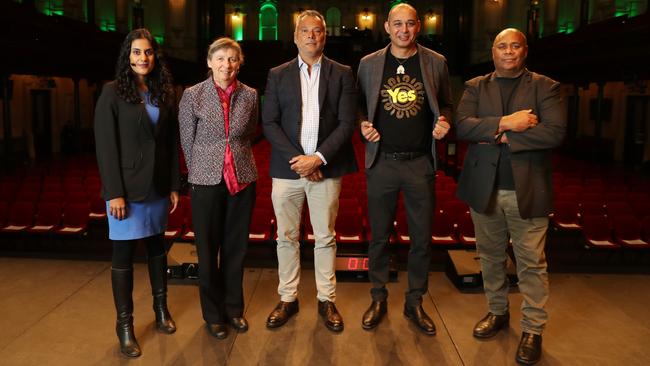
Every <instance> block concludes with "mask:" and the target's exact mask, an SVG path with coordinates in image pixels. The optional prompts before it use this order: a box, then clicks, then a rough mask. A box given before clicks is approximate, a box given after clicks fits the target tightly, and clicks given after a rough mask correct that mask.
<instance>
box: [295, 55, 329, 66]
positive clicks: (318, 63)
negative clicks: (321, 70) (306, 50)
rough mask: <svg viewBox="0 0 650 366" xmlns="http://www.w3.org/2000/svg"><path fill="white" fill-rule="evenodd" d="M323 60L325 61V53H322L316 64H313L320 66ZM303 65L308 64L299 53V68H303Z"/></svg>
mask: <svg viewBox="0 0 650 366" xmlns="http://www.w3.org/2000/svg"><path fill="white" fill-rule="evenodd" d="M321 61H323V55H320V57H319V58H318V60H316V62H314V64H313V65H312V66H318V67H320V63H321ZM303 65H307V63H306V62H305V61H303V59H302V57H300V55H298V68H300V69H302V66H303Z"/></svg>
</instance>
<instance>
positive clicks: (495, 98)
mask: <svg viewBox="0 0 650 366" xmlns="http://www.w3.org/2000/svg"><path fill="white" fill-rule="evenodd" d="M485 89H486V92H487V95H488V98H489V100H490V105H491V106H492V111H493V112H495V113H497V114H496V115H497V116H503V103H502V102H501V90H500V89H499V83H498V82H497V80H496V73H494V72H493V73H492V75H490V78H489V79H488V83H487V86H486V88H485Z"/></svg>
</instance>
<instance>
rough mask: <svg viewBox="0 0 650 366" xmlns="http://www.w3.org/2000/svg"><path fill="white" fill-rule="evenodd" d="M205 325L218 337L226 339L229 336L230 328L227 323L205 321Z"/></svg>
mask: <svg viewBox="0 0 650 366" xmlns="http://www.w3.org/2000/svg"><path fill="white" fill-rule="evenodd" d="M205 326H206V327H207V328H208V332H210V334H211V335H212V336H213V337H215V338H217V339H226V337H228V328H227V327H226V325H225V324H210V323H205Z"/></svg>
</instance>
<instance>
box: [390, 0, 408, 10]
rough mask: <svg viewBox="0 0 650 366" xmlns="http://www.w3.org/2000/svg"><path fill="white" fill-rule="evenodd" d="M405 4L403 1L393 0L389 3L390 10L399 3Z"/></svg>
mask: <svg viewBox="0 0 650 366" xmlns="http://www.w3.org/2000/svg"><path fill="white" fill-rule="evenodd" d="M405 2H406V1H404V0H394V1H391V2H390V8H391V9H392V8H394V7H395V5H398V4H401V3H405Z"/></svg>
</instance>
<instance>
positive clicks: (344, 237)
mask: <svg viewBox="0 0 650 366" xmlns="http://www.w3.org/2000/svg"><path fill="white" fill-rule="evenodd" d="M335 230H336V242H337V243H347V244H360V243H363V242H364V241H365V236H364V228H363V219H362V218H361V214H360V213H359V212H358V210H357V212H352V211H342V212H341V211H340V212H339V213H338V216H337V217H336V225H335Z"/></svg>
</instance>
